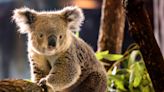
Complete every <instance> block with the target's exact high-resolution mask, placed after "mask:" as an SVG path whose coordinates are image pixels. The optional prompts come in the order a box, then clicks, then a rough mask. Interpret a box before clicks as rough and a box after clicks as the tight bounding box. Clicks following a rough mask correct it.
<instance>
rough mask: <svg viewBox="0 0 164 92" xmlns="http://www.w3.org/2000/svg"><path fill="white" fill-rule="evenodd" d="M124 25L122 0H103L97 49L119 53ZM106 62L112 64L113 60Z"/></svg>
mask: <svg viewBox="0 0 164 92" xmlns="http://www.w3.org/2000/svg"><path fill="white" fill-rule="evenodd" d="M124 25H125V14H124V8H123V6H122V0H103V5H102V16H101V25H100V33H99V39H98V51H105V50H108V51H109V52H110V53H121V50H122V42H123V35H124ZM103 61H104V62H105V60H103ZM107 63H109V64H110V66H111V65H112V64H113V62H107ZM110 66H109V68H110Z"/></svg>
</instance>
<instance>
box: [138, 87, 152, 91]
mask: <svg viewBox="0 0 164 92" xmlns="http://www.w3.org/2000/svg"><path fill="white" fill-rule="evenodd" d="M141 91H142V92H152V91H151V90H150V87H149V86H142V87H141Z"/></svg>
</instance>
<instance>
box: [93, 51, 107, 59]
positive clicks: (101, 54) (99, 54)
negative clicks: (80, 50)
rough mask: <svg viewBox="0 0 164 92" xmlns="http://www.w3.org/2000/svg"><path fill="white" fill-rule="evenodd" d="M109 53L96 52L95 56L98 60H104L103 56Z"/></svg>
mask: <svg viewBox="0 0 164 92" xmlns="http://www.w3.org/2000/svg"><path fill="white" fill-rule="evenodd" d="M108 53H109V52H108V51H101V52H96V53H95V55H96V58H97V59H98V60H101V59H103V58H104V57H103V55H106V54H108Z"/></svg>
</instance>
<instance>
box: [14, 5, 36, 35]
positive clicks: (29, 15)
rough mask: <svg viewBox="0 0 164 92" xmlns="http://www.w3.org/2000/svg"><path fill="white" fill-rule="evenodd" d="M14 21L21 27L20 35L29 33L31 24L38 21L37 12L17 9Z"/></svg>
mask: <svg viewBox="0 0 164 92" xmlns="http://www.w3.org/2000/svg"><path fill="white" fill-rule="evenodd" d="M12 19H13V21H15V23H16V24H17V26H18V27H19V30H18V31H19V32H20V33H28V32H29V31H30V30H31V29H30V26H31V24H32V23H34V22H35V21H36V11H35V10H31V9H29V8H19V9H15V10H14V11H13V16H12Z"/></svg>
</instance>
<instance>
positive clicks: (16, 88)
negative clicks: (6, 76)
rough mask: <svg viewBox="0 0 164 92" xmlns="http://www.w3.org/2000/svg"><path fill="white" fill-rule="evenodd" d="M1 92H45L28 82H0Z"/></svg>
mask: <svg viewBox="0 0 164 92" xmlns="http://www.w3.org/2000/svg"><path fill="white" fill-rule="evenodd" d="M0 92H43V91H42V88H41V87H40V86H38V85H36V84H35V83H31V82H29V81H26V80H21V79H20V80H0Z"/></svg>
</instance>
